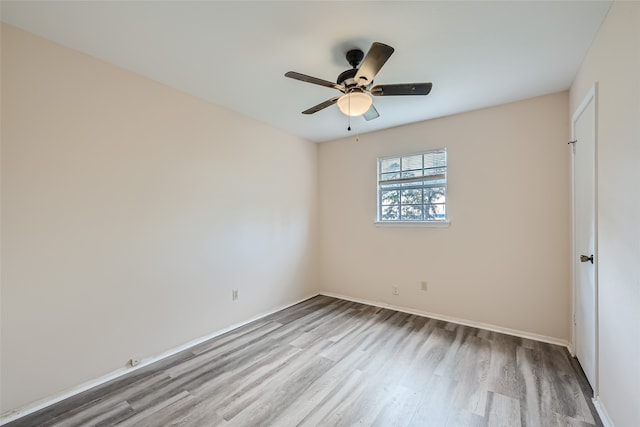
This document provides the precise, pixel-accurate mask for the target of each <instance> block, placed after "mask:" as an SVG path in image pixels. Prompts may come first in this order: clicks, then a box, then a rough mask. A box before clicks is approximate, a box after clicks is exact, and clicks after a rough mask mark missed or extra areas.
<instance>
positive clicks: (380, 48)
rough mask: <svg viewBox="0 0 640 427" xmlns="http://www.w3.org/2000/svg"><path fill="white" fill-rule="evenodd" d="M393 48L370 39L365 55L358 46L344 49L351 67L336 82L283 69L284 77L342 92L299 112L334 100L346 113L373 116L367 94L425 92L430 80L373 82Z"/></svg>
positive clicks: (307, 112) (369, 97) (429, 88)
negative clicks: (394, 82)
mask: <svg viewBox="0 0 640 427" xmlns="http://www.w3.org/2000/svg"><path fill="white" fill-rule="evenodd" d="M393 50H394V49H393V48H392V47H391V46H387V45H386V44H384V43H378V42H374V43H373V44H372V45H371V48H370V49H369V51H368V52H367V55H366V56H365V55H364V52H362V51H361V50H360V49H352V50H350V51H348V52H347V54H346V58H347V62H348V63H349V64H351V66H352V67H353V68H351V69H349V70H347V71H344V72H342V73H340V75H339V76H338V79H337V80H336V83H333V82H330V81H328V80H323V79H319V78H316V77H311V76H307V75H306V74H301V73H297V72H295V71H289V72H287V73H285V76H286V77H290V78H292V79H296V80H301V81H303V82H307V83H313V84H316V85H320V86H326V87H330V88H334V89H337V90H339V91H340V92H342V93H343V95H342V96H336V97H334V98H331V99H328V100H326V101H324V102H321V103H320V104H318V105H315V106H313V107H311V108H309V109H307V110H304V111H303V112H302V114H313V113H317V112H318V111H320V110H322V109H325V108H327V107H329V106H331V105H333V104H335V103H337V104H338V108H339V109H340V111H342V113H344V114H346V115H348V116H364V118H365V120H373V119H375V118H377V117H379V116H380V114H379V113H378V110H376V108H375V107H374V106H373V99H372V98H371V95H373V96H397V95H428V94H429V92H431V86H432V84H431V83H397V84H387V85H376V86H373V78H374V77H375V76H376V74H378V71H380V69H381V68H382V66H383V65H384V64H385V63H386V62H387V60H388V59H389V57H390V56H391V54H392V53H393ZM363 58H364V60H363ZM361 62H362V63H361ZM358 65H360V67H358ZM372 86H373V87H372Z"/></svg>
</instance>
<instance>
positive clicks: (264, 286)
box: [1, 25, 317, 413]
mask: <svg viewBox="0 0 640 427" xmlns="http://www.w3.org/2000/svg"><path fill="white" fill-rule="evenodd" d="M316 156H317V146H316V145H315V144H312V143H309V142H306V141H304V140H301V139H299V138H297V137H293V136H291V135H288V134H286V133H283V132H280V131H277V130H275V129H273V128H271V127H268V126H266V125H264V124H261V123H258V122H256V121H253V120H250V119H247V118H244V117H242V116H240V115H238V114H236V113H233V112H230V111H228V110H225V109H222V108H218V107H216V106H213V105H210V104H207V103H205V102H202V101H200V100H198V99H195V98H192V97H189V96H187V95H184V94H182V93H179V92H177V91H175V90H172V89H169V88H167V87H165V86H162V85H160V84H157V83H155V82H153V81H151V80H148V79H145V78H142V77H139V76H137V75H134V74H132V73H129V72H126V71H123V70H121V69H118V68H115V67H113V66H110V65H107V64H105V63H102V62H100V61H97V60H95V59H92V58H91V57H88V56H85V55H82V54H80V53H78V52H75V51H72V50H69V49H67V48H64V47H61V46H58V45H55V44H53V43H50V42H48V41H45V40H44V39H41V38H38V37H35V36H33V35H30V34H28V33H25V32H23V31H20V30H17V29H15V28H13V27H10V26H6V25H3V26H2V354H1V357H2V370H1V383H2V388H1V393H2V394H1V398H2V408H1V412H2V413H6V412H7V411H8V410H12V409H16V408H18V407H20V406H22V405H26V404H30V403H32V402H34V401H36V400H38V399H41V398H46V397H50V396H53V395H56V393H59V392H61V391H63V390H67V389H69V388H72V387H74V386H77V385H78V384H80V383H83V382H85V381H88V380H93V379H95V378H97V377H100V376H101V375H104V374H107V373H109V372H113V371H115V370H118V369H120V368H122V367H124V365H125V363H126V361H127V360H128V359H129V358H131V357H139V358H142V359H144V358H149V357H153V356H157V355H159V354H161V353H163V352H165V351H168V350H170V349H172V348H175V347H177V346H180V345H182V344H184V343H187V342H189V341H191V340H194V339H197V338H198V337H202V336H205V335H207V334H210V333H213V332H215V331H217V330H221V329H223V328H225V327H228V326H229V325H232V324H235V323H238V322H241V321H245V320H247V319H249V318H251V317H252V316H255V315H258V314H260V313H264V312H267V311H270V310H273V309H276V308H278V307H280V306H282V305H285V304H289V303H292V302H295V301H297V300H299V299H302V298H304V297H307V296H309V295H311V294H313V293H315V292H316V291H317V283H316V276H317V272H316V261H315V260H316V258H317V255H316V254H315V253H314V250H315V249H314V244H315V242H316V238H315V234H316V232H317V227H316V223H317V221H316V219H315V217H314V216H315V211H316V192H317V191H316V175H317V171H316V164H317V158H316ZM232 289H238V290H239V296H240V298H239V300H238V301H236V302H232V301H231V290H232Z"/></svg>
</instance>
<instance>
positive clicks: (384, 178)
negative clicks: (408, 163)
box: [380, 172, 400, 181]
mask: <svg viewBox="0 0 640 427" xmlns="http://www.w3.org/2000/svg"><path fill="white" fill-rule="evenodd" d="M398 178H400V174H399V173H397V172H395V173H382V174H380V181H388V180H390V179H398Z"/></svg>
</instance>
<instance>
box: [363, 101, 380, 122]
mask: <svg viewBox="0 0 640 427" xmlns="http://www.w3.org/2000/svg"><path fill="white" fill-rule="evenodd" d="M362 117H364V119H365V120H366V121H369V120H373V119H377V118H378V117H380V113H378V110H376V107H374V106H373V104H371V107H369V109H368V110H367V112H366V113H364V114H363V115H362Z"/></svg>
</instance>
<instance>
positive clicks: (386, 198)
mask: <svg viewBox="0 0 640 427" xmlns="http://www.w3.org/2000/svg"><path fill="white" fill-rule="evenodd" d="M399 203H400V191H398V190H392V191H382V192H381V194H380V204H381V205H382V206H386V205H397V204H399Z"/></svg>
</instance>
